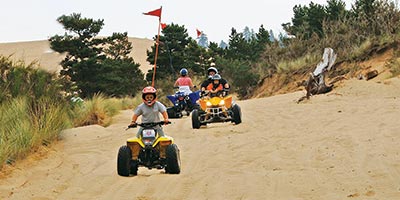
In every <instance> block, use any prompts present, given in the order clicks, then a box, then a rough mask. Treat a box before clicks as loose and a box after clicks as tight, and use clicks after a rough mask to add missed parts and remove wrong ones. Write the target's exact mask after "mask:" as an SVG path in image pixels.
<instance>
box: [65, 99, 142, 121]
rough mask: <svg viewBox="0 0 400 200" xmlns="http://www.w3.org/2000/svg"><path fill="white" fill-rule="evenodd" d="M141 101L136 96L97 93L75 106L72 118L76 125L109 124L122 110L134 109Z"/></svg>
mask: <svg viewBox="0 0 400 200" xmlns="http://www.w3.org/2000/svg"><path fill="white" fill-rule="evenodd" d="M140 102H141V99H140V97H136V98H128V97H125V98H108V97H106V96H104V95H102V94H96V95H94V96H93V97H92V98H89V99H87V100H85V101H84V103H83V104H82V105H80V106H74V108H73V111H72V118H73V119H74V120H73V121H74V126H87V125H93V124H98V125H101V126H108V125H110V124H111V122H112V117H113V116H115V115H116V114H118V113H119V111H120V110H126V109H132V108H134V107H135V106H136V105H138V104H139V103H140Z"/></svg>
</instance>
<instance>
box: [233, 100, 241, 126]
mask: <svg viewBox="0 0 400 200" xmlns="http://www.w3.org/2000/svg"><path fill="white" fill-rule="evenodd" d="M232 112H233V116H232V118H233V122H234V123H235V124H240V123H242V111H241V110H240V107H239V105H237V104H235V105H234V106H233V107H232Z"/></svg>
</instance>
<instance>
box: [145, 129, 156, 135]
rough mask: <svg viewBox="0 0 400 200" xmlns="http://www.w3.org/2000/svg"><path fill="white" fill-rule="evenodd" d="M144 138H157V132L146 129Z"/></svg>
mask: <svg viewBox="0 0 400 200" xmlns="http://www.w3.org/2000/svg"><path fill="white" fill-rule="evenodd" d="M143 137H156V132H155V131H154V130H153V129H144V130H143Z"/></svg>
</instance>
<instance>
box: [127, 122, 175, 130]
mask: <svg viewBox="0 0 400 200" xmlns="http://www.w3.org/2000/svg"><path fill="white" fill-rule="evenodd" d="M167 124H171V122H170V121H168V122H163V121H161V122H149V123H139V124H131V125H129V126H128V128H127V129H126V130H128V129H130V128H136V127H137V126H140V127H153V126H157V125H167Z"/></svg>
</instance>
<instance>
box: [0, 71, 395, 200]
mask: <svg viewBox="0 0 400 200" xmlns="http://www.w3.org/2000/svg"><path fill="white" fill-rule="evenodd" d="M304 94H305V92H304V91H299V92H295V93H289V94H283V95H276V96H273V97H268V98H258V99H251V100H246V101H238V102H237V103H238V104H239V105H240V106H241V108H242V114H243V116H242V119H243V123H242V124H239V125H233V124H231V123H215V124H209V125H208V126H207V127H204V128H201V129H198V130H194V129H192V128H191V120H190V117H184V118H182V119H173V120H172V121H173V124H171V125H168V126H166V127H165V129H164V130H165V132H166V133H167V134H168V135H171V136H173V137H174V138H175V142H176V144H177V145H178V147H179V148H180V151H181V161H182V172H181V174H178V175H170V174H165V173H164V172H163V171H160V170H154V169H153V170H148V169H145V168H139V172H138V173H139V175H138V176H136V177H120V176H118V175H117V172H116V158H117V152H118V149H119V147H120V146H121V145H124V144H125V141H126V139H127V138H129V137H131V136H133V135H134V133H135V132H136V130H135V129H134V130H129V131H125V130H124V128H125V127H126V126H127V125H128V124H129V122H130V117H131V114H132V111H130V110H127V111H122V112H121V113H120V114H119V115H118V116H116V117H115V118H114V123H113V124H112V125H111V126H109V127H107V128H103V127H100V126H97V125H94V126H86V127H79V128H73V129H69V130H66V131H65V132H63V134H62V140H61V141H59V142H57V143H56V144H54V145H53V146H51V147H50V148H49V149H48V152H46V153H45V154H44V156H43V157H41V158H40V159H38V158H37V157H35V156H31V157H29V158H28V159H26V160H24V161H21V162H19V163H18V164H17V165H16V166H15V169H14V170H13V171H12V172H11V173H10V174H8V175H7V176H6V177H3V178H2V179H0V199H35V200H45V199H66V200H67V199H68V200H71V199H104V200H106V199H107V200H108V199H134V200H164V199H173V200H174V199H176V200H181V199H271V200H277V199H288V200H297V199H307V200H310V199H330V200H335V199H338V200H343V199H400V154H399V153H400V148H399V146H400V134H399V130H400V123H399V119H400V79H399V78H393V79H388V80H385V81H379V82H375V81H365V80H355V79H350V80H347V81H345V82H342V83H340V84H338V87H335V88H334V90H333V91H332V92H331V93H328V94H325V95H317V96H313V97H312V98H311V99H310V100H307V101H305V102H301V103H300V104H297V103H295V102H296V100H297V99H299V98H300V97H301V96H303V95H304Z"/></svg>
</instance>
